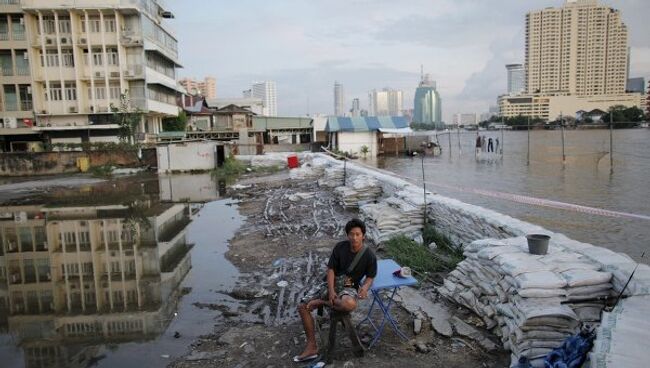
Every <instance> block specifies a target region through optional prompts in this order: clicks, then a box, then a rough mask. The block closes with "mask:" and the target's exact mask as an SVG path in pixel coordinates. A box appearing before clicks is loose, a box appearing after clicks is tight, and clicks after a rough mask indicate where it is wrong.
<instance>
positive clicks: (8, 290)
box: [0, 172, 509, 368]
mask: <svg viewBox="0 0 650 368" xmlns="http://www.w3.org/2000/svg"><path fill="white" fill-rule="evenodd" d="M81 179H82V180H80V181H78V180H76V179H75V178H74V177H72V178H70V177H66V178H65V179H64V181H63V183H60V182H56V183H57V186H55V187H52V186H48V185H46V184H44V183H42V182H41V183H39V184H37V185H35V186H34V188H33V189H31V190H30V189H29V188H26V187H21V188H19V189H20V195H18V196H15V195H13V194H12V196H11V199H8V200H5V201H4V205H3V207H2V211H0V212H2V213H4V214H5V215H6V216H4V215H3V216H4V217H3V221H2V222H0V225H2V226H1V229H0V230H1V231H2V234H3V237H4V238H3V239H4V248H3V249H4V251H5V254H4V255H3V256H1V257H0V262H5V263H6V264H5V265H4V267H8V268H7V269H8V270H9V272H8V273H9V274H12V273H15V272H16V271H15V270H16V269H15V268H14V267H22V272H23V275H25V277H24V279H23V280H18V281H16V280H15V279H11V278H7V279H6V280H0V285H2V286H3V287H0V303H1V305H2V306H3V307H2V308H0V341H2V342H3V343H2V346H0V357H1V358H2V360H3V361H4V362H8V365H7V366H9V367H31V366H41V367H80V366H81V367H91V366H94V367H115V366H120V367H161V366H169V367H174V368H178V367H270V366H272V367H294V366H302V365H298V364H295V363H293V362H292V361H291V357H293V355H295V354H298V353H300V351H301V349H302V347H303V343H304V334H303V333H302V327H301V324H300V322H299V319H298V316H297V313H296V311H295V309H296V305H297V303H298V300H299V299H300V298H301V297H302V296H303V295H304V294H305V293H306V292H307V291H308V290H309V289H310V286H311V285H312V284H313V283H314V282H315V281H316V280H319V279H320V277H321V276H322V274H323V272H324V268H325V263H326V261H327V257H328V256H329V252H330V251H331V248H332V246H333V245H334V244H335V243H336V242H337V241H339V240H342V239H344V231H343V226H344V223H345V222H346V221H347V220H348V219H349V218H351V217H353V216H355V212H354V211H349V210H346V209H344V208H343V207H341V206H340V205H339V204H338V203H337V201H336V199H335V198H333V197H332V194H331V192H330V191H323V190H321V189H320V188H318V187H317V186H316V184H315V182H313V181H312V182H310V181H303V182H295V181H290V180H289V179H288V175H287V173H286V172H281V173H279V174H276V175H271V176H265V177H248V178H242V180H240V181H239V182H237V183H236V184H235V185H226V182H224V181H220V180H215V179H214V178H212V177H210V175H209V174H206V175H180V176H173V177H158V176H155V175H137V176H133V177H128V178H121V179H113V180H106V181H98V182H95V183H89V182H86V181H85V180H86V179H87V178H85V177H81ZM197 183H198V184H197ZM59 184H61V185H63V186H60V185H59ZM9 189H11V190H9V191H6V193H9V194H11V193H13V192H12V190H13V189H15V188H13V189H12V187H10V188H9ZM1 192H2V189H1V188H0V193H1ZM116 208H121V209H120V210H116ZM173 211H176V212H174V213H177V214H176V215H175V219H176V222H175V223H174V224H172V225H171V226H168V222H169V220H165V219H168V218H169V216H168V214H169V213H172V212H173ZM90 213H95V215H91V214H90ZM63 214H65V216H64V217H61V216H63ZM9 215H11V216H9ZM16 218H18V219H20V220H16ZM25 218H26V221H23V219H25ZM134 218H135V219H136V220H138V222H137V224H136V226H140V233H141V234H142V239H141V240H140V241H141V244H145V243H147V242H150V240H149V238H148V237H149V236H154V235H147V234H152V233H153V230H150V229H157V230H156V232H157V235H155V239H156V246H155V249H156V252H153V253H151V252H146V253H142V254H140V256H141V258H140V260H138V259H137V258H136V262H142V265H140V266H136V267H145V266H146V265H152V264H158V265H159V266H156V267H155V269H156V270H157V271H156V272H158V274H157V275H158V276H156V277H157V279H158V280H160V282H159V283H155V282H154V283H151V280H152V279H151V277H150V276H149V277H142V276H137V275H138V273H136V274H135V281H136V284H137V285H139V286H140V290H141V291H139V292H138V293H139V294H138V298H142V300H143V303H142V305H143V307H137V305H134V306H131V304H129V306H128V307H125V309H121V306H120V305H119V304H120V303H117V304H118V305H117V306H116V307H115V308H113V305H112V304H111V308H110V310H108V309H105V308H100V307H99V306H98V307H96V309H97V311H96V312H92V308H90V310H89V307H88V304H92V303H94V302H95V301H94V299H88V300H86V305H85V308H86V310H85V312H84V311H79V310H78V309H77V308H79V305H77V304H75V303H76V299H75V291H74V289H73V290H72V291H70V292H71V293H72V294H71V298H68V297H67V294H66V292H67V291H66V290H68V291H69V290H70V289H68V286H66V283H65V281H66V279H65V277H64V275H60V274H58V273H57V272H54V270H57V269H61V268H62V265H61V264H59V262H60V261H61V259H60V254H61V249H56V245H55V244H57V240H56V239H57V236H58V233H57V231H56V229H58V228H57V226H60V225H61V224H67V225H66V226H71V227H72V226H77V227H79V226H85V225H83V224H84V222H86V221H88V222H90V223H92V222H93V221H99V222H102V221H115V220H120V221H130V220H133V219H134ZM144 223H150V225H145V224H144ZM57 224H58V225H57ZM138 224H139V225H138ZM30 226H31V227H32V230H30V231H31V234H32V236H33V237H34V238H33V244H35V249H33V250H32V249H26V248H25V246H24V245H21V247H20V248H19V249H18V250H13V251H8V250H9V249H10V248H9V246H8V245H7V244H9V243H8V241H10V240H11V239H16V241H19V242H20V243H21V244H27V243H26V242H27V238H28V237H27V235H26V234H27V233H25V230H23V229H25V228H28V227H30ZM41 228H42V229H43V230H44V232H45V234H46V240H47V243H49V247H48V246H45V247H43V246H42V244H41V243H43V242H44V240H43V239H41V238H39V236H38V235H37V234H40V233H41ZM12 236H13V237H14V238H12ZM21 236H22V237H21ZM50 237H51V239H50ZM8 239H9V240H8ZM18 239H20V240H18ZM94 242H95V240H92V241H91V246H90V248H91V249H94V250H93V251H94V252H97V250H96V249H99V248H96V247H95V245H96V244H95V243H94ZM39 244H41V246H39ZM170 247H171V248H170ZM176 248H179V249H191V250H189V251H188V254H187V255H186V256H185V257H183V258H182V260H179V259H181V258H180V257H177V256H175V255H176V252H175V251H174V249H176ZM84 249H85V248H83V247H80V248H79V249H77V252H79V254H80V256H81V257H82V258H83V257H85V254H87V253H90V252H91V251H90V250H89V251H84ZM67 251H68V252H69V251H71V250H67ZM72 251H74V249H73V250H72ZM16 252H17V253H16ZM128 252H129V251H128V250H116V251H114V252H111V253H112V254H111V256H112V257H118V258H120V257H122V258H124V259H127V260H128V259H130V258H129V257H131V255H130V254H131V253H128ZM94 254H97V253H94ZM181 255H182V253H181ZM378 255H379V256H380V257H381V256H382V254H381V252H378ZM18 259H25V260H29V259H32V261H33V262H35V263H37V264H41V263H43V264H44V263H45V262H46V263H47V264H48V266H47V268H48V269H50V270H53V271H52V272H54V273H53V274H52V275H51V279H52V280H46V279H45V278H43V277H42V274H43V272H44V271H43V272H41V271H40V269H38V270H37V271H36V274H37V277H36V281H35V282H34V281H31V280H29V277H28V276H29V275H28V274H29V273H30V272H31V271H30V270H31V269H30V268H29V267H30V265H31V264H32V263H29V262H30V261H25V260H22V261H17V260H18ZM114 259H116V258H114ZM45 260H47V261H45ZM16 262H18V263H16ZM21 262H22V263H21ZM138 264H139V263H138ZM187 264H191V269H185V268H184V267H185V266H186V265H187ZM16 265H18V266H16ZM103 267H104V266H103V265H102V264H101V262H100V263H98V264H96V265H94V266H93V270H94V272H97V273H100V272H102V271H101V270H102V269H103ZM64 269H65V268H64ZM48 275H49V274H48ZM72 276H74V275H68V282H69V279H70V277H72ZM91 276H92V275H89V277H91ZM127 276H128V275H127ZM48 277H49V276H48ZM98 277H101V275H99V274H98ZM114 280H116V281H114V282H119V279H114ZM126 280H127V281H124V288H126V289H128V288H129V287H132V286H131V285H133V283H130V282H129V281H128V277H127V279H126ZM154 280H156V278H154ZM170 280H171V281H170ZM97 287H99V288H101V287H102V285H101V284H97V285H95V286H93V285H90V289H88V287H86V289H87V290H92V291H95V295H96V298H97V301H99V300H101V299H102V295H104V291H103V290H100V289H95V288H97ZM30 290H42V292H40V293H39V294H36V296H37V300H32V299H30V298H33V297H34V294H30V292H29V291H30ZM133 290H136V291H137V288H134V289H133ZM127 291H128V290H127ZM114 292H115V290H113V293H114ZM118 292H119V291H118ZM421 292H422V293H426V294H427V295H429V297H430V298H431V299H435V294H434V293H433V291H432V285H429V284H425V285H422V288H421ZM91 294H92V293H91ZM127 294H129V293H128V292H127ZM149 294H152V295H153V298H154V301H153V302H152V303H151V305H150V303H149V301H148V299H147V298H151V296H150V295H149ZM49 295H57V298H56V299H55V300H54V301H53V302H52V303H51V304H50V305H51V308H53V309H48V308H47V305H48V300H49V299H48V296H49ZM107 295H108V294H107ZM129 295H131V294H129ZM90 296H91V297H92V295H90ZM116 298H118V299H119V294H118V296H116ZM104 302H105V303H107V301H104ZM441 303H442V302H441ZM19 304H20V305H23V304H24V306H22V307H21V308H19V307H18V306H19ZM98 304H99V302H98ZM125 305H126V304H125ZM82 307H83V305H82ZM368 308H369V301H367V300H366V301H363V302H362V303H361V304H360V306H359V308H358V310H357V312H355V314H354V316H353V320H354V321H360V320H362V319H363V317H364V314H365V313H367V310H368ZM450 308H451V310H452V311H453V313H454V314H457V315H459V316H461V318H462V319H464V320H466V321H472V320H473V319H472V318H471V316H470V314H468V313H467V312H466V311H464V310H459V309H456V308H455V307H453V306H451V307H450ZM393 312H394V314H395V315H396V316H397V317H398V321H399V325H400V328H401V330H402V331H404V332H405V333H406V334H407V336H408V338H409V340H408V341H401V340H400V339H399V338H398V337H397V335H395V334H394V333H393V332H392V331H390V330H387V331H385V332H384V335H383V337H382V338H381V340H380V341H379V343H378V344H377V345H376V346H375V347H373V348H372V349H371V350H369V351H367V353H366V355H365V356H364V357H363V358H356V357H354V356H353V354H352V351H351V348H350V346H349V342H348V340H347V339H346V338H342V339H341V340H342V341H341V347H340V349H339V353H340V355H338V356H337V358H336V360H335V362H334V365H333V366H346V367H354V366H362V365H373V366H377V367H389V366H391V367H392V366H413V367H425V366H426V367H481V366H484V367H503V366H506V365H507V364H508V361H509V358H508V355H507V353H505V352H500V351H489V352H487V351H484V350H483V349H482V348H481V347H478V345H477V344H475V343H474V342H473V341H471V340H468V339H467V338H465V337H460V336H456V337H451V338H447V337H442V336H440V335H437V334H435V333H434V332H433V331H432V330H431V326H430V325H429V323H428V322H427V320H426V319H425V320H424V321H423V325H422V330H421V332H420V333H419V334H418V335H415V334H414V332H413V323H414V316H413V315H411V314H410V313H408V312H406V310H404V309H402V308H401V307H398V306H396V307H395V308H394V309H393ZM374 317H375V318H378V317H379V316H378V315H375V316H374ZM107 321H116V322H119V321H125V322H124V323H127V324H128V323H129V322H127V321H131V322H133V321H136V322H138V323H140V322H139V321H142V322H141V323H142V324H143V325H144V326H140V327H139V328H140V329H138V328H136V329H135V330H132V331H129V332H123V333H122V334H121V335H119V336H116V335H114V332H113V333H109V332H107V330H101V328H100V327H94V328H100V330H99V332H98V331H87V332H80V331H76V332H74V334H72V333H71V332H70V331H71V330H70V329H71V327H70V325H71V324H72V325H74V324H75V323H76V324H79V323H88V322H90V323H91V324H92V325H93V326H101V325H103V326H106V325H105V323H106V322H107ZM35 326H40V327H38V329H37V330H35V329H34V328H35ZM129 326H131V325H129ZM104 328H106V327H104ZM35 331H40V332H38V333H35ZM326 331H327V325H325V326H324V328H323V332H326ZM339 335H341V336H343V335H342V334H341V333H339ZM360 336H361V338H362V340H363V341H366V342H367V341H368V340H369V339H370V330H369V328H368V327H367V326H365V327H363V328H362V329H361V332H360ZM3 366H5V365H3Z"/></svg>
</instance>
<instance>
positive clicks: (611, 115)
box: [609, 110, 614, 174]
mask: <svg viewBox="0 0 650 368" xmlns="http://www.w3.org/2000/svg"><path fill="white" fill-rule="evenodd" d="M609 173H610V174H613V173H614V113H613V111H611V110H610V111H609Z"/></svg>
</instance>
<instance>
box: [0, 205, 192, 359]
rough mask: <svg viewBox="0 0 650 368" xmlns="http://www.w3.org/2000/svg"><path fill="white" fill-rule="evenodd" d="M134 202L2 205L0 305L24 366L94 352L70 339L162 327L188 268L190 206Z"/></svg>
mask: <svg viewBox="0 0 650 368" xmlns="http://www.w3.org/2000/svg"><path fill="white" fill-rule="evenodd" d="M134 203H136V204H134V205H132V206H125V205H99V206H76V207H57V206H54V207H50V206H48V207H41V206H22V207H4V208H2V209H0V213H2V214H3V217H2V219H1V220H0V238H1V247H0V279H2V280H0V290H2V289H3V288H4V289H5V290H6V293H4V295H3V294H2V292H1V291H0V306H4V307H5V308H6V311H7V314H8V326H9V331H10V333H12V334H13V335H14V336H17V338H18V342H19V344H20V346H21V347H23V349H24V352H25V354H24V355H25V360H26V366H27V367H32V366H34V367H35V366H39V367H40V366H48V367H58V366H63V365H66V364H64V362H65V361H69V359H72V358H73V357H74V359H78V360H80V359H92V358H93V357H92V352H91V350H92V348H90V350H88V351H86V353H83V352H75V351H74V349H71V348H70V346H71V345H72V344H76V343H80V344H81V343H88V342H94V341H96V342H99V341H100V339H101V341H107V340H108V341H130V340H134V339H142V338H151V337H154V336H156V335H157V334H159V333H161V332H162V331H163V330H164V328H165V327H166V325H167V323H168V322H169V320H170V316H171V315H172V314H173V310H174V308H175V301H176V300H177V299H178V286H179V285H180V282H181V281H182V280H183V278H184V276H185V274H187V272H188V271H189V268H190V267H191V261H190V254H189V250H190V245H188V244H187V241H186V234H185V233H186V228H187V225H188V224H189V222H190V219H189V213H188V209H187V208H186V207H185V206H184V205H172V204H169V205H161V204H158V203H156V204H154V203H153V202H149V201H143V202H134ZM86 349H87V348H83V350H86ZM79 354H81V355H79ZM82 356H83V357H82ZM79 363H81V361H80V362H79ZM41 364H43V365H41ZM80 365H81V366H85V364H80Z"/></svg>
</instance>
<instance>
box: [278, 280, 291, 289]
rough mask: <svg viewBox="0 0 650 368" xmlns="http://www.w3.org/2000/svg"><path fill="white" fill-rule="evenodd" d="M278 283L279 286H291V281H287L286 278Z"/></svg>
mask: <svg viewBox="0 0 650 368" xmlns="http://www.w3.org/2000/svg"><path fill="white" fill-rule="evenodd" d="M276 285H277V286H278V287H280V288H285V287H287V286H289V282H287V281H286V280H282V281H278V283H277V284H276Z"/></svg>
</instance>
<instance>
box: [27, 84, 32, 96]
mask: <svg viewBox="0 0 650 368" xmlns="http://www.w3.org/2000/svg"><path fill="white" fill-rule="evenodd" d="M27 94H29V95H31V94H32V86H27Z"/></svg>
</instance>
